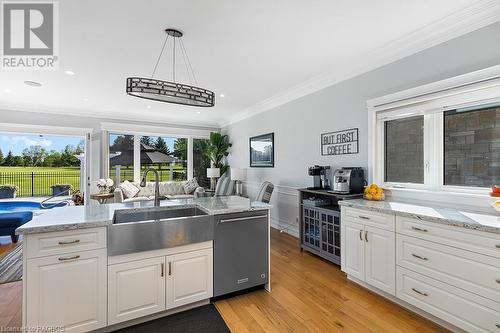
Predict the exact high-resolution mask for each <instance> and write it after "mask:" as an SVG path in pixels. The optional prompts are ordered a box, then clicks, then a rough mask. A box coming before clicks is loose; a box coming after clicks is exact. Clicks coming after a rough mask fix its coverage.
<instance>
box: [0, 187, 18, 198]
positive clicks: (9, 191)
mask: <svg viewBox="0 0 500 333" xmlns="http://www.w3.org/2000/svg"><path fill="white" fill-rule="evenodd" d="M17 191H19V187H17V186H16V185H8V184H5V185H0V199H12V198H15V197H16V192H17Z"/></svg>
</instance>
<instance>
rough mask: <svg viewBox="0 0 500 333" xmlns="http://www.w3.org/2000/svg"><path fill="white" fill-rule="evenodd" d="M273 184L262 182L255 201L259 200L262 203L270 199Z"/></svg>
mask: <svg viewBox="0 0 500 333" xmlns="http://www.w3.org/2000/svg"><path fill="white" fill-rule="evenodd" d="M273 190H274V185H273V184H272V183H270V182H264V183H262V186H261V187H260V190H259V193H258V194H257V198H256V199H255V201H260V202H264V203H269V202H270V201H271V195H272V194H273Z"/></svg>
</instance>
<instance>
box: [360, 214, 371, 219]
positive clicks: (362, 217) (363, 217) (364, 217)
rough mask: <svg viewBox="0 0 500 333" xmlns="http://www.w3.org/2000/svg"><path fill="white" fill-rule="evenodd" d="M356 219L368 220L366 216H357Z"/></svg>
mask: <svg viewBox="0 0 500 333" xmlns="http://www.w3.org/2000/svg"><path fill="white" fill-rule="evenodd" d="M358 217H359V218H360V219H363V220H369V219H370V218H369V217H368V216H363V215H358Z"/></svg>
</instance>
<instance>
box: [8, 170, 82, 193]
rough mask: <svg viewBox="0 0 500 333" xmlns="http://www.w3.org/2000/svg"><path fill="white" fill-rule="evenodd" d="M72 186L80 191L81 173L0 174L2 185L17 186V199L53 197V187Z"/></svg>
mask: <svg viewBox="0 0 500 333" xmlns="http://www.w3.org/2000/svg"><path fill="white" fill-rule="evenodd" d="M56 184H70V185H72V186H73V190H79V189H80V171H79V170H77V171H75V172H0V185H16V186H17V187H18V188H19V189H18V191H17V193H16V196H17V197H43V196H51V195H52V189H51V186H52V185H56Z"/></svg>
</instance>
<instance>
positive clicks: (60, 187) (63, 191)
mask: <svg viewBox="0 0 500 333" xmlns="http://www.w3.org/2000/svg"><path fill="white" fill-rule="evenodd" d="M50 188H51V189H52V195H53V196H55V195H71V191H72V190H73V185H71V184H54V185H52V186H51V187H50Z"/></svg>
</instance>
